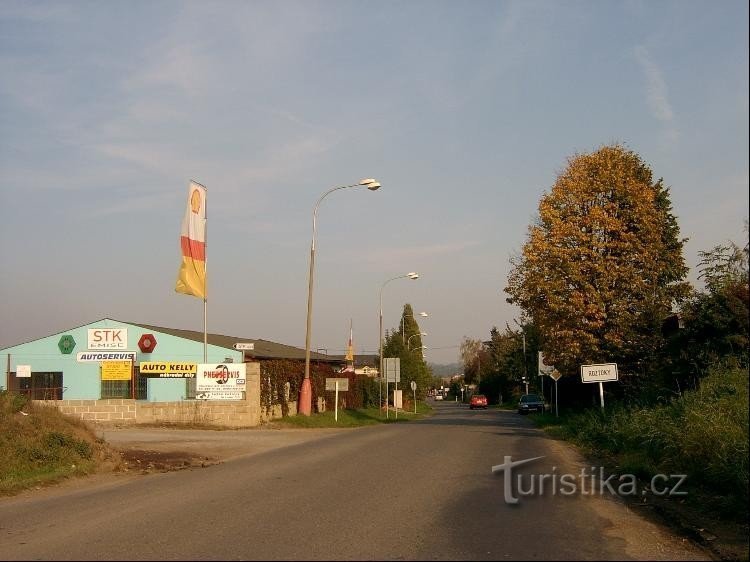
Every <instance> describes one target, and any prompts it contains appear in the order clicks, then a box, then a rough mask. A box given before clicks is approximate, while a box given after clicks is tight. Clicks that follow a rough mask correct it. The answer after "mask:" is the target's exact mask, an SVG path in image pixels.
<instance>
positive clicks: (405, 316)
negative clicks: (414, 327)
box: [401, 312, 429, 343]
mask: <svg viewBox="0 0 750 562" xmlns="http://www.w3.org/2000/svg"><path fill="white" fill-rule="evenodd" d="M419 315H420V316H421V317H422V318H427V317H428V316H429V314H427V313H426V312H420V313H419ZM406 318H414V315H413V314H405V315H404V316H402V317H401V340H402V341H403V339H404V338H405V337H406V333H405V330H404V319H406ZM404 343H406V342H404Z"/></svg>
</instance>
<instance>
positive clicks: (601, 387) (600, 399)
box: [599, 382, 604, 410]
mask: <svg viewBox="0 0 750 562" xmlns="http://www.w3.org/2000/svg"><path fill="white" fill-rule="evenodd" d="M599 402H601V405H602V410H603V409H604V384H603V383H601V382H600V383H599Z"/></svg>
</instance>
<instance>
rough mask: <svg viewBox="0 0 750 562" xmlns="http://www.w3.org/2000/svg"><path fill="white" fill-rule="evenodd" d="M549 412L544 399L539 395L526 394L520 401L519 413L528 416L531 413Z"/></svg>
mask: <svg viewBox="0 0 750 562" xmlns="http://www.w3.org/2000/svg"><path fill="white" fill-rule="evenodd" d="M545 410H548V407H547V404H546V403H545V401H544V398H543V397H541V396H539V395H538V394H524V395H523V396H521V399H520V400H519V401H518V413H519V414H528V413H529V412H544V411H545Z"/></svg>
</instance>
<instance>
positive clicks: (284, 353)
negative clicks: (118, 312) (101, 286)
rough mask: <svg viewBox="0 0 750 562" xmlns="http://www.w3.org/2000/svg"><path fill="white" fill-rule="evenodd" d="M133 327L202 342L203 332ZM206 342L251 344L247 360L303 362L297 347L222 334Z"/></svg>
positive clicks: (334, 359) (328, 357) (208, 336)
mask: <svg viewBox="0 0 750 562" xmlns="http://www.w3.org/2000/svg"><path fill="white" fill-rule="evenodd" d="M128 324H132V325H134V326H140V327H141V328H144V329H146V330H153V331H155V332H162V333H164V334H169V335H171V336H176V337H178V338H184V339H187V340H192V341H197V342H203V332H196V331H195V330H181V329H177V328H165V327H163V326H153V325H151V324H141V323H139V322H128ZM206 340H207V342H208V343H209V344H211V345H215V346H218V347H224V348H226V349H231V350H234V344H236V343H252V344H253V347H254V349H253V350H252V351H245V356H246V357H248V358H255V359H295V360H302V361H304V360H305V350H304V349H302V348H299V347H294V346H291V345H284V344H281V343H276V342H272V341H268V340H260V339H253V338H240V337H237V336H225V335H222V334H206ZM310 359H312V360H315V361H325V362H330V363H341V362H343V357H342V358H339V357H337V356H335V355H324V354H322V353H315V352H313V351H311V352H310Z"/></svg>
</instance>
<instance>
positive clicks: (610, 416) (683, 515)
mask: <svg viewBox="0 0 750 562" xmlns="http://www.w3.org/2000/svg"><path fill="white" fill-rule="evenodd" d="M529 417H530V419H531V420H532V421H534V423H535V424H536V425H537V426H539V427H542V428H544V430H545V431H546V432H547V433H548V434H550V435H552V436H554V437H557V438H561V439H565V440H568V441H571V442H573V443H575V444H576V445H578V446H580V447H581V449H582V452H583V453H584V454H585V455H586V456H587V457H588V459H589V460H590V461H592V462H595V463H599V465H600V466H602V467H604V468H605V470H606V471H608V473H610V474H611V473H614V474H633V475H635V476H636V477H638V478H639V479H641V480H642V481H643V482H644V484H645V485H646V487H645V488H644V489H645V490H646V492H649V491H650V490H649V488H648V486H647V484H648V483H649V482H650V481H651V479H652V478H653V476H654V475H656V474H686V475H687V480H686V487H687V490H688V492H689V493H688V496H687V497H684V498H669V497H658V496H656V495H653V494H650V493H649V494H648V495H647V496H646V497H643V498H640V499H638V500H636V501H637V504H638V506H639V507H641V508H643V509H649V510H651V511H652V512H653V513H656V514H658V516H660V517H661V518H662V519H663V520H665V521H666V522H667V523H668V524H670V525H672V526H675V527H677V528H679V529H680V530H682V531H685V532H687V533H688V534H691V535H692V536H693V537H694V538H696V540H698V542H702V543H703V544H704V545H706V546H708V547H709V548H711V549H712V550H713V551H714V552H715V553H716V554H717V555H718V556H719V557H720V558H722V559H730V560H735V559H740V560H747V559H748V503H747V502H748V372H747V371H746V370H742V369H737V370H731V371H717V372H714V373H712V374H711V375H709V376H708V377H706V378H704V379H703V380H702V382H701V387H700V388H699V389H698V390H695V391H688V392H685V393H684V394H683V395H682V396H681V397H679V398H677V399H675V400H673V401H671V402H669V403H665V404H658V405H650V406H636V405H633V406H629V407H628V406H624V405H617V404H613V405H612V406H608V407H607V409H605V410H600V409H598V408H597V409H589V410H585V411H579V412H565V413H563V414H561V415H560V417H559V418H556V417H555V415H554V414H549V413H545V414H535V415H531V416H529Z"/></svg>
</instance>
